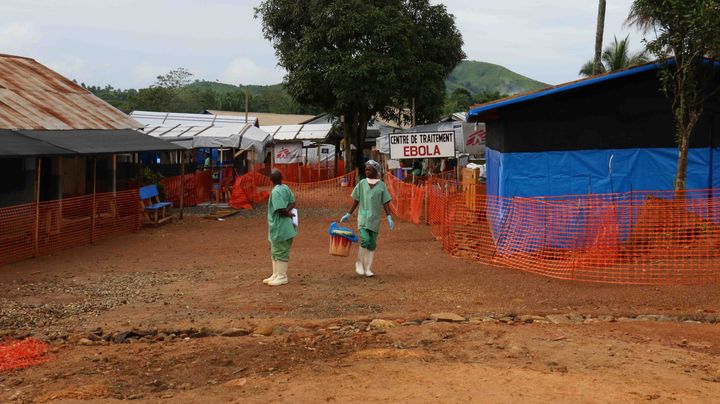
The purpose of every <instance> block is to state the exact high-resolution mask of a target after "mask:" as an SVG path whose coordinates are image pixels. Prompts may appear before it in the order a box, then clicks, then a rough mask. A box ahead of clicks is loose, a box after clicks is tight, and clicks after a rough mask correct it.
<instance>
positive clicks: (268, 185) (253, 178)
mask: <svg viewBox="0 0 720 404" xmlns="http://www.w3.org/2000/svg"><path fill="white" fill-rule="evenodd" d="M283 183H284V184H286V185H287V186H289V187H290V189H291V190H292V192H293V194H294V195H295V203H296V205H297V206H298V209H303V208H350V206H351V205H352V198H351V197H350V194H351V193H352V189H353V186H355V172H351V173H348V174H346V175H343V176H340V177H336V178H332V179H329V180H325V181H317V182H310V183H306V182H302V183H297V182H289V181H283ZM270 191H272V181H270V178H269V177H267V176H265V175H263V174H260V173H258V172H250V173H247V174H245V175H243V176H241V177H239V178H238V179H237V180H236V182H235V185H234V186H233V196H232V198H231V202H230V205H231V206H233V207H235V208H238V209H249V208H250V207H251V206H252V205H251V203H254V204H257V203H260V202H264V201H267V198H268V196H269V195H270Z"/></svg>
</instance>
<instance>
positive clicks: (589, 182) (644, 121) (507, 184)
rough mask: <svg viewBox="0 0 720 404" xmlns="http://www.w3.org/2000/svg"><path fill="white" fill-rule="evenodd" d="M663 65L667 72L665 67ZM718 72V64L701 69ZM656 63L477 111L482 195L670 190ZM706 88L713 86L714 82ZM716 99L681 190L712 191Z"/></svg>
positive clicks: (670, 130) (671, 154)
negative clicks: (482, 127)
mask: <svg viewBox="0 0 720 404" xmlns="http://www.w3.org/2000/svg"><path fill="white" fill-rule="evenodd" d="M668 63H672V60H671V61H669V62H668ZM706 64H707V66H708V68H711V67H710V66H712V68H714V69H717V70H720V64H719V63H717V62H714V63H713V62H709V61H708V63H706ZM659 68H660V65H659V64H657V63H649V64H645V65H641V66H636V67H632V68H629V69H626V70H622V71H619V72H613V73H608V74H604V75H599V76H594V77H590V78H587V79H583V80H578V81H575V82H571V83H566V84H561V85H558V86H555V87H550V88H547V89H544V90H540V91H536V92H533V93H528V94H522V95H518V96H514V97H510V98H506V99H503V100H498V101H495V102H491V103H487V104H483V105H478V106H476V107H474V108H472V109H470V111H469V112H468V120H470V121H475V122H478V121H480V122H485V124H486V126H487V156H488V157H487V161H488V163H487V193H488V194H489V195H497V196H503V197H536V196H560V195H585V194H604V193H618V192H629V191H641V190H647V191H662V190H672V189H673V180H674V177H675V173H676V170H677V154H678V152H677V143H676V139H675V122H674V120H673V113H672V109H671V104H670V100H669V99H668V98H667V97H666V96H665V95H664V94H663V93H662V92H661V91H660V83H659V80H658V74H657V73H658V69H659ZM714 85H715V87H716V88H717V87H718V86H720V76H718V75H716V79H715V84H714ZM718 146H720V95H718V94H715V95H714V97H713V98H711V99H709V100H708V101H707V102H706V104H705V107H704V113H703V115H702V116H701V117H700V120H699V121H698V124H697V126H696V128H695V131H694V133H693V136H692V138H691V141H690V149H689V156H688V160H689V161H688V171H687V188H688V189H706V188H720V149H718Z"/></svg>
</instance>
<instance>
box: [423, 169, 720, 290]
mask: <svg viewBox="0 0 720 404" xmlns="http://www.w3.org/2000/svg"><path fill="white" fill-rule="evenodd" d="M471 187H474V186H471ZM428 197H429V201H428V205H429V209H428V211H429V212H431V214H430V215H429V217H428V221H429V222H430V225H431V226H432V230H433V234H434V235H435V236H436V237H438V238H439V239H441V240H442V243H443V248H444V249H445V250H446V251H448V252H450V253H451V254H452V255H454V256H457V257H464V258H469V259H473V260H477V261H480V262H483V263H487V264H491V265H495V266H502V267H508V268H515V269H521V270H524V271H529V272H533V273H537V274H541V275H545V276H549V277H553V278H559V279H567V280H577V281H589V282H603V283H622V284H653V285H659V284H703V283H717V282H719V281H720V190H693V191H686V192H685V193H683V194H682V195H676V194H675V193H674V192H672V191H668V192H651V191H644V192H632V193H630V192H629V193H618V194H606V195H577V196H563V197H543V198H500V197H493V196H487V195H486V194H485V192H484V190H469V189H468V187H467V186H466V187H465V189H463V188H462V187H461V186H459V185H457V184H455V183H452V182H451V181H442V180H431V181H430V183H429V184H428Z"/></svg>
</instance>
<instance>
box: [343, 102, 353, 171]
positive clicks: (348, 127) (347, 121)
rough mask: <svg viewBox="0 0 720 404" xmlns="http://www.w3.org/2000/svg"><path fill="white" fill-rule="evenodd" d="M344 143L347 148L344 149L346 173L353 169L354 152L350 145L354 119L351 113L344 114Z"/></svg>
mask: <svg viewBox="0 0 720 404" xmlns="http://www.w3.org/2000/svg"><path fill="white" fill-rule="evenodd" d="M342 126H343V143H344V146H345V150H344V151H343V159H344V160H345V174H347V173H349V172H350V171H351V170H352V152H351V147H350V145H351V144H352V139H353V134H352V128H353V121H352V117H351V115H350V114H345V115H343V123H342Z"/></svg>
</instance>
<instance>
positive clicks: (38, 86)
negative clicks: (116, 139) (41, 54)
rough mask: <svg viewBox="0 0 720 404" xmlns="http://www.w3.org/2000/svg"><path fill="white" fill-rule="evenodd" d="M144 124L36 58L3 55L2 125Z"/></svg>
mask: <svg viewBox="0 0 720 404" xmlns="http://www.w3.org/2000/svg"><path fill="white" fill-rule="evenodd" d="M142 126H143V125H141V124H139V123H138V122H136V121H134V120H133V119H132V118H130V117H128V116H127V115H125V114H124V113H123V112H121V111H120V110H118V109H116V108H114V107H113V106H111V105H110V104H108V103H106V102H105V101H103V100H101V99H99V98H97V97H96V96H94V95H93V94H92V93H90V92H89V91H88V90H86V89H84V88H82V87H81V86H79V85H77V84H75V83H73V82H72V81H70V80H68V79H66V78H65V77H63V76H61V75H60V74H58V73H56V72H54V71H52V70H50V69H48V68H47V67H45V66H43V65H42V64H40V63H38V62H36V61H35V60H33V59H29V58H24V57H19V56H10V55H0V129H26V130H71V129H100V130H102V129H136V128H140V127H142Z"/></svg>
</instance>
